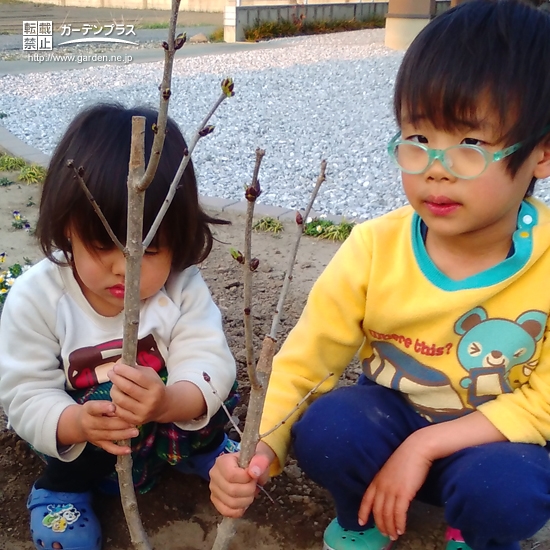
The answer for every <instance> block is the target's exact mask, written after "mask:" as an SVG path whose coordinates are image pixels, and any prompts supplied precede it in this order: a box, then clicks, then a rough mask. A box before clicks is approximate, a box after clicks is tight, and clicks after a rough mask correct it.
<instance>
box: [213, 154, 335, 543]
mask: <svg viewBox="0 0 550 550" xmlns="http://www.w3.org/2000/svg"><path fill="white" fill-rule="evenodd" d="M325 170H326V161H324V160H323V161H322V162H321V171H320V174H319V177H318V178H317V183H316V185H315V188H314V190H313V192H312V196H311V198H310V201H309V204H308V206H307V208H306V217H307V215H308V214H309V211H310V210H311V207H312V205H313V202H314V201H315V197H316V196H317V193H318V191H319V188H320V186H321V184H322V183H323V181H325ZM256 176H257V174H256ZM296 221H297V223H298V226H299V228H298V231H297V235H296V242H295V245H294V248H293V251H292V253H291V256H290V258H289V265H288V267H287V270H286V274H285V280H284V282H283V286H282V288H281V294H280V296H279V302H278V304H277V311H276V312H275V315H274V318H273V323H272V326H271V332H270V334H269V335H268V336H266V337H265V338H264V340H263V343H262V349H261V351H260V357H259V359H258V364H257V366H256V370H255V372H254V379H255V381H256V385H252V383H251V390H250V399H249V402H248V410H247V413H246V421H245V425H244V432H243V437H242V439H241V451H240V453H239V466H240V467H241V468H247V467H248V465H249V464H250V460H251V459H252V457H253V456H254V454H255V453H256V446H257V444H258V441H259V440H260V423H261V419H262V411H263V408H264V403H265V397H266V393H267V386H268V383H269V377H270V376H271V368H272V364H273V357H274V356H275V348H276V344H277V330H278V326H279V322H280V318H281V312H282V306H283V303H284V300H285V297H286V295H287V293H288V287H289V284H290V281H291V280H292V271H293V268H294V263H295V261H296V254H297V250H298V246H299V244H300V239H301V237H302V233H303V219H302V220H300V219H299V218H298V219H297V220H296ZM248 233H250V235H251V234H252V224H250V227H249V226H248V224H247V228H246V235H245V240H248V239H250V238H251V237H250V235H249V234H248ZM249 257H250V253H249ZM246 273H247V270H246V269H245V274H246ZM245 280H246V279H245ZM249 331H250V332H251V326H248V325H247V319H246V306H245V336H246V334H247V333H248V332H249ZM249 339H250V341H252V335H251V334H250V336H249V337H247V342H248V341H249ZM247 345H248V344H247ZM247 354H248V350H247ZM247 358H248V355H247ZM327 378H328V377H327ZM323 382H324V380H323ZM321 383H322V382H321ZM319 385H320V384H319ZM319 385H318V386H316V387H315V388H314V389H313V390H312V392H313V391H315V390H316V389H317V388H318V387H319ZM310 395H311V393H310V394H308V396H306V398H309V396H310ZM302 403H303V402H302V401H301V402H300V403H298V405H297V407H298V408H299V407H300V406H301V405H302ZM296 410H297V408H296V409H294V410H293V411H291V413H290V414H289V416H288V418H290V416H291V415H292V414H294V413H295V412H296ZM288 418H286V419H285V420H283V422H285V421H286V420H288ZM236 524H237V520H236V519H233V518H227V517H226V518H224V519H223V520H222V522H221V523H220V524H219V525H218V532H217V534H216V540H215V541H214V545H213V546H212V550H227V548H228V547H229V543H230V542H231V539H232V538H233V536H234V535H235V531H236Z"/></svg>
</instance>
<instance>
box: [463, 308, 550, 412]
mask: <svg viewBox="0 0 550 550" xmlns="http://www.w3.org/2000/svg"><path fill="white" fill-rule="evenodd" d="M545 326H546V314H545V313H543V312H542V311H536V310H529V311H526V312H525V313H522V314H521V315H520V316H519V317H518V318H517V319H516V320H515V321H510V320H509V319H500V318H493V319H489V316H488V315H487V312H486V311H485V309H483V308H482V307H476V308H474V309H472V310H470V311H468V313H465V314H464V315H463V316H462V317H460V319H459V320H458V321H457V322H456V323H455V326H454V330H455V332H456V334H458V335H460V336H462V337H461V339H460V341H459V343H458V346H457V356H458V361H459V362H460V364H461V365H462V367H463V368H464V369H465V370H466V371H468V376H466V377H464V378H463V379H462V380H461V382H460V385H461V386H462V387H463V388H467V389H468V403H469V404H470V405H472V406H473V407H478V406H479V405H481V404H482V403H485V402H486V401H489V400H490V399H493V398H494V397H495V396H497V395H500V394H501V393H509V392H511V391H512V388H511V387H510V384H509V382H508V375H509V373H510V370H511V369H512V368H513V367H515V366H516V365H520V364H522V363H528V362H529V360H530V359H531V358H532V357H533V354H534V353H535V349H536V346H537V342H538V341H539V340H540V339H541V338H542V336H543V334H544V330H545Z"/></svg>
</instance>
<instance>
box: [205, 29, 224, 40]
mask: <svg viewBox="0 0 550 550" xmlns="http://www.w3.org/2000/svg"><path fill="white" fill-rule="evenodd" d="M208 40H210V42H223V41H224V39H223V27H218V28H217V29H216V30H215V31H213V32H212V33H211V34H210V35H209V36H208Z"/></svg>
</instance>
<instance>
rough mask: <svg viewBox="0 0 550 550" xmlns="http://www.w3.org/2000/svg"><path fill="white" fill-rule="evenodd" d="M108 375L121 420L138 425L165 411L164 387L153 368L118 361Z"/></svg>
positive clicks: (112, 395)
mask: <svg viewBox="0 0 550 550" xmlns="http://www.w3.org/2000/svg"><path fill="white" fill-rule="evenodd" d="M108 376H109V380H111V382H112V383H113V387H112V388H111V399H112V400H113V403H114V404H115V405H116V415H117V416H118V417H119V418H121V419H122V420H125V421H126V422H128V423H129V424H132V425H134V426H140V425H141V424H146V423H147V422H151V421H153V420H156V419H157V418H158V417H159V416H161V415H162V414H164V413H165V412H166V411H165V408H166V399H165V392H166V386H165V385H164V383H163V381H162V380H161V378H160V376H159V375H158V374H157V373H156V371H154V370H153V369H152V368H150V367H142V366H140V365H138V366H136V367H129V366H128V365H123V364H122V363H117V364H116V365H115V366H114V367H113V370H111V371H109V373H108Z"/></svg>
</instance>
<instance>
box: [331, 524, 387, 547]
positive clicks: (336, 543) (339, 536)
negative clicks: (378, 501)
mask: <svg viewBox="0 0 550 550" xmlns="http://www.w3.org/2000/svg"><path fill="white" fill-rule="evenodd" d="M394 542H395V541H393V540H390V538H389V537H386V536H385V535H382V533H380V531H379V530H378V529H377V528H376V527H371V528H370V529H365V531H350V530H349V529H344V528H343V527H341V525H340V524H339V523H338V521H337V520H336V519H333V520H332V522H331V523H330V524H329V526H328V527H327V528H326V530H325V534H324V536H323V550H389V549H390V548H392V546H393V545H394Z"/></svg>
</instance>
